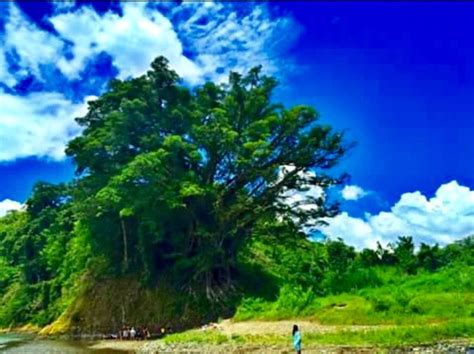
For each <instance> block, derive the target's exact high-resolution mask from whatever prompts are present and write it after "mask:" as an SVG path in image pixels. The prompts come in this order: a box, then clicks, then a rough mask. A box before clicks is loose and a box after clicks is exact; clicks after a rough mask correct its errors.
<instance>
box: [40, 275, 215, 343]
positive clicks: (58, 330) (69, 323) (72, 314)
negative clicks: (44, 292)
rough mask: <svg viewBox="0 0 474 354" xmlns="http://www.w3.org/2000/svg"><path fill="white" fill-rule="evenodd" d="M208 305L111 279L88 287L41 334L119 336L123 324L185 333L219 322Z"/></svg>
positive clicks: (134, 282) (163, 287) (173, 292)
mask: <svg viewBox="0 0 474 354" xmlns="http://www.w3.org/2000/svg"><path fill="white" fill-rule="evenodd" d="M212 312H213V311H210V310H209V307H208V306H206V303H205V302H201V303H199V302H197V301H194V300H192V299H191V298H190V297H189V296H187V294H185V293H179V292H177V291H176V290H174V289H172V288H171V287H169V286H166V285H165V284H163V285H161V286H158V287H156V288H153V289H150V288H146V287H144V286H142V285H141V284H140V283H139V282H138V281H137V280H135V279H130V278H124V279H107V280H103V281H100V282H95V283H93V284H90V285H89V286H87V287H85V288H84V290H83V291H82V293H81V294H80V295H79V296H78V297H77V298H76V300H75V301H73V303H72V304H71V305H70V306H69V308H67V310H66V311H65V312H64V313H63V314H62V315H61V316H60V317H59V318H58V319H57V320H56V321H55V322H53V323H52V324H50V325H48V326H46V327H45V328H43V330H42V331H41V334H64V333H67V334H72V335H81V334H106V333H116V332H117V331H118V330H119V329H120V328H121V327H122V326H123V325H127V326H135V327H136V326H147V327H148V328H149V329H150V331H151V332H152V333H158V332H159V331H160V329H161V328H163V327H165V328H168V327H169V328H171V329H172V330H174V331H175V330H181V329H186V328H191V327H195V326H198V325H200V324H202V323H206V322H208V321H211V320H213V319H215V316H214V315H213V314H212Z"/></svg>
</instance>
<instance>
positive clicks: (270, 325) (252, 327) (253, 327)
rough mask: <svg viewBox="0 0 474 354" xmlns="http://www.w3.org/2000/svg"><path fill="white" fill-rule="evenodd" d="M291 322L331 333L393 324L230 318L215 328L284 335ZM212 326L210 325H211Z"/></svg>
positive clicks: (304, 329) (303, 328) (229, 332)
mask: <svg viewBox="0 0 474 354" xmlns="http://www.w3.org/2000/svg"><path fill="white" fill-rule="evenodd" d="M293 324H297V325H298V326H299V327H300V330H301V332H303V333H331V332H336V331H340V330H350V331H365V330H370V329H382V328H390V327H393V326H389V325H377V326H329V325H321V324H319V323H317V322H310V321H296V322H295V321H274V322H264V321H245V322H232V321H231V320H225V321H222V322H220V323H219V324H217V325H216V327H215V329H218V330H220V331H222V333H225V334H227V335H232V334H239V335H245V334H278V335H285V334H288V333H290V332H291V329H292V328H293ZM211 328H212V327H211Z"/></svg>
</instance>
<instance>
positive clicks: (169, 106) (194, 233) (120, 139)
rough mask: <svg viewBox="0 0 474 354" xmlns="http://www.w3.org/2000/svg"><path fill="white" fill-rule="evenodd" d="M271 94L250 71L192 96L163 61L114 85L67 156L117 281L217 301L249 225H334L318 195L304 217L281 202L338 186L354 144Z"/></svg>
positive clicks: (80, 205) (79, 198)
mask: <svg viewBox="0 0 474 354" xmlns="http://www.w3.org/2000/svg"><path fill="white" fill-rule="evenodd" d="M276 86H277V82H276V80H275V79H274V78H272V77H268V76H265V75H263V74H262V72H261V68H260V67H256V68H254V69H252V70H250V71H249V72H248V73H247V74H246V75H241V74H238V73H231V74H230V76H229V80H228V82H226V83H224V84H216V83H211V82H209V83H206V84H205V85H203V86H202V87H199V88H196V89H191V88H188V87H186V86H184V85H182V84H181V83H180V79H179V77H178V75H177V74H176V73H175V72H174V71H173V70H172V69H170V67H169V65H168V61H167V60H166V59H165V58H163V57H159V58H157V59H156V60H155V61H154V62H153V63H152V65H151V70H149V71H148V72H147V73H146V74H145V75H143V76H141V77H138V78H135V79H131V80H127V81H118V80H116V81H112V82H111V84H110V89H109V90H108V91H107V92H106V93H105V94H103V95H102V96H101V97H100V98H98V99H97V100H95V101H92V102H89V110H88V113H87V114H86V115H85V116H84V117H80V118H78V119H77V121H78V123H79V124H80V125H81V126H82V127H83V128H84V130H83V133H82V135H80V136H79V137H77V138H75V139H74V140H72V141H71V142H70V143H69V145H68V148H67V154H68V155H69V156H71V157H72V158H73V159H74V161H75V163H76V165H77V173H78V175H79V178H78V179H77V182H76V186H75V201H76V202H77V209H76V210H77V212H78V215H79V218H80V219H81V220H87V225H88V227H89V228H90V233H91V235H92V236H93V239H94V242H95V249H96V250H97V251H99V252H102V254H103V255H105V256H106V257H107V259H108V260H109V261H110V264H112V265H115V266H117V265H119V266H120V269H117V270H118V271H121V272H128V271H139V272H143V273H144V274H146V276H147V277H148V278H149V279H153V278H154V277H155V276H156V275H157V274H159V273H163V272H166V273H169V274H171V273H173V274H175V275H176V276H179V277H181V280H184V282H185V283H186V284H188V285H193V284H194V285H195V284H205V285H206V289H207V292H208V295H209V296H213V295H215V294H216V293H215V289H216V288H222V287H226V286H230V285H231V284H232V278H233V274H234V272H235V262H236V256H237V253H238V251H239V250H240V249H241V248H242V247H243V245H244V244H245V243H246V242H247V241H248V239H249V238H250V237H251V236H252V232H253V229H254V227H255V226H256V225H258V224H262V225H263V224H265V223H268V222H273V221H274V220H279V221H280V222H282V223H284V224H287V225H292V226H295V225H297V226H304V225H308V224H310V223H314V222H319V221H320V220H321V218H322V217H325V216H331V215H334V213H335V212H336V211H337V205H330V204H329V203H328V201H327V199H326V198H324V196H316V197H315V196H311V195H307V196H306V197H305V199H306V200H305V201H304V202H305V203H312V204H314V207H312V208H300V207H298V205H296V204H295V203H293V204H292V203H291V200H290V199H291V198H285V193H286V194H288V191H295V192H298V191H300V192H303V191H305V190H307V189H308V188H309V187H311V186H318V187H321V188H322V189H325V188H327V187H329V186H331V185H334V184H337V183H339V182H340V178H338V177H332V176H330V175H329V174H328V173H327V171H328V170H330V169H331V167H333V166H335V165H336V164H337V163H338V161H339V160H340V159H341V157H342V156H343V155H344V154H345V153H346V151H347V150H348V148H349V147H350V146H349V144H347V143H346V142H345V141H344V139H343V134H342V133H340V132H334V131H333V130H332V129H331V128H330V127H329V126H326V125H322V124H319V122H318V118H319V116H318V114H317V112H316V111H315V110H314V109H313V108H311V107H308V106H302V105H301V106H295V107H291V108H285V107H284V106H283V105H282V104H278V103H275V102H273V101H272V94H273V91H274V89H275V87H276ZM301 203H302V201H301V200H300V201H299V204H301ZM183 278H184V279H183Z"/></svg>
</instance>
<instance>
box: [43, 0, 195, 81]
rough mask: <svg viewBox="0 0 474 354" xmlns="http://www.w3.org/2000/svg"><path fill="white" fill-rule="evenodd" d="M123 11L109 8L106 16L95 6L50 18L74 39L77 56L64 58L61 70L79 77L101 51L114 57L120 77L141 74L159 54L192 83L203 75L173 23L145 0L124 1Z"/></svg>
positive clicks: (70, 39)
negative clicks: (184, 53)
mask: <svg viewBox="0 0 474 354" xmlns="http://www.w3.org/2000/svg"><path fill="white" fill-rule="evenodd" d="M122 10H123V15H122V16H121V15H119V14H116V13H113V12H107V13H105V14H103V15H102V16H101V15H99V14H97V13H96V12H95V11H94V10H93V9H92V8H91V7H82V8H80V9H79V10H77V11H75V12H69V13H63V14H59V15H56V16H53V17H52V18H50V22H51V23H52V24H53V25H54V28H55V29H56V31H57V32H58V33H59V35H60V37H61V38H62V39H66V40H68V41H70V42H71V43H72V45H73V46H72V53H73V55H74V58H73V59H70V60H69V59H66V58H65V57H63V58H61V60H60V61H59V63H58V66H59V68H60V70H61V71H62V72H63V73H64V74H65V75H67V76H68V77H70V78H78V76H79V74H80V73H81V70H82V69H83V68H84V67H85V65H86V63H87V61H88V60H89V59H90V58H91V57H93V56H94V55H97V54H99V53H101V52H106V53H107V54H109V55H110V56H111V57H112V60H113V64H114V66H115V67H117V69H118V70H119V78H122V79H124V78H127V77H130V76H137V75H141V74H143V73H144V72H146V71H147V70H148V69H149V66H150V63H151V62H152V60H153V59H154V58H155V57H156V56H158V55H164V56H165V57H167V58H168V59H169V60H170V63H171V65H172V66H173V68H174V69H175V70H176V71H177V72H178V73H179V74H180V75H181V76H182V77H183V78H185V79H187V80H188V81H189V82H190V83H197V82H198V81H199V79H200V70H199V68H198V66H197V65H196V64H195V63H193V62H192V61H191V60H190V59H188V58H187V57H185V56H184V55H183V48H182V45H181V42H180V40H179V39H178V36H177V34H176V32H175V30H174V28H173V25H172V23H171V22H170V21H169V20H168V19H167V18H166V17H164V16H163V15H162V14H161V13H160V12H158V11H156V10H150V9H148V8H147V7H146V3H144V2H127V3H123V4H122Z"/></svg>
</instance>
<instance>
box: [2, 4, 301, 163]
mask: <svg viewBox="0 0 474 354" xmlns="http://www.w3.org/2000/svg"><path fill="white" fill-rule="evenodd" d="M73 5H74V2H73V1H71V2H70V3H68V4H66V6H62V5H61V6H56V8H55V12H54V13H53V14H52V15H51V16H49V17H45V18H44V19H43V21H44V23H45V24H48V25H50V26H52V27H54V29H55V32H53V31H47V30H45V29H43V28H41V27H40V26H38V25H37V24H35V23H34V22H32V21H31V20H30V19H29V18H28V17H27V16H26V15H25V14H24V13H23V12H22V11H21V10H20V8H19V7H18V6H17V5H16V4H15V3H10V4H8V7H7V9H8V12H7V14H6V15H5V26H4V28H5V30H4V33H2V34H0V43H1V47H0V82H2V83H3V84H5V85H6V86H8V87H10V88H12V87H14V86H15V85H16V84H17V83H18V82H19V81H20V80H21V79H24V78H25V77H27V76H29V75H32V76H34V77H35V78H36V80H39V81H44V80H46V78H48V80H49V79H50V78H51V73H52V72H55V70H56V69H57V70H59V71H60V72H61V73H62V74H63V75H64V76H65V77H66V78H68V79H69V80H72V81H78V80H87V79H90V78H89V77H86V75H90V73H89V71H87V70H85V69H86V68H87V66H88V64H90V63H93V62H94V61H95V60H96V59H97V56H98V55H99V54H102V53H106V54H108V55H109V56H110V58H111V60H112V64H113V65H114V67H116V68H117V69H118V77H119V78H121V79H124V78H127V77H130V76H138V75H141V74H143V73H145V72H146V71H147V70H148V69H149V66H150V63H151V61H152V60H153V59H154V58H155V57H157V56H159V55H163V56H165V57H167V58H168V59H169V61H170V65H171V67H172V68H173V69H175V70H176V71H177V72H178V74H180V76H181V77H182V78H183V79H184V80H185V81H187V82H188V83H190V84H192V85H194V84H199V83H202V82H203V81H204V80H207V79H212V80H222V79H223V78H224V77H227V75H228V72H229V70H237V71H243V70H246V69H248V68H250V67H251V66H254V65H256V64H263V65H264V66H266V69H267V71H270V72H272V71H275V70H276V68H277V67H278V61H277V59H275V58H274V57H273V56H274V55H275V54H276V53H281V51H282V50H283V49H282V48H284V47H285V43H287V41H291V38H293V37H294V36H295V35H296V33H297V32H298V31H297V30H295V29H293V30H292V28H290V27H291V26H293V25H295V24H294V23H293V22H292V20H291V19H289V18H286V17H279V18H272V16H271V14H270V13H269V10H268V7H267V5H266V4H259V5H257V6H254V7H246V6H243V7H241V8H239V9H237V8H236V7H235V6H234V4H232V3H225V4H223V3H219V4H215V3H211V2H204V3H200V4H196V3H185V4H183V5H182V6H175V7H168V9H169V11H170V14H169V18H167V17H165V16H164V15H163V13H164V12H160V10H158V8H159V6H162V5H160V4H158V3H155V4H154V3H145V2H123V3H121V4H120V5H119V6H121V9H122V11H121V13H120V14H119V13H116V12H112V11H109V12H106V13H102V14H99V13H97V12H96V11H95V10H94V9H93V8H92V7H91V6H86V5H83V6H80V7H79V6H73ZM243 8H245V9H246V10H245V11H243V10H242V9H243ZM170 9H171V10H170ZM295 28H296V25H295ZM288 38H290V39H288ZM7 55H8V56H9V57H10V58H14V60H16V62H15V66H16V67H17V68H16V69H15V71H9V70H8V69H9V65H8V63H7V59H6V58H7ZM10 69H11V68H10ZM43 77H44V78H43ZM48 83H49V84H50V86H52V87H54V85H55V83H54V82H53V83H51V82H49V81H48ZM58 83H60V84H61V85H64V80H61V79H59V80H58ZM62 89H63V87H57V88H56V90H57V91H59V92H61V90H62ZM87 94H88V92H80V93H77V92H76V96H80V95H87ZM0 100H1V102H2V105H1V107H0V161H8V160H14V159H16V158H21V157H26V156H38V157H48V158H53V159H60V158H62V157H63V156H64V153H63V149H64V145H65V143H66V142H67V141H68V140H69V139H70V138H71V137H73V136H74V135H75V134H76V133H77V132H78V127H77V126H76V124H75V122H74V120H73V118H74V117H75V115H77V114H76V113H75V112H76V111H77V110H78V109H79V108H80V107H79V106H80V105H77V104H73V103H72V102H70V101H69V100H67V99H66V98H65V97H63V95H61V94H59V93H56V92H41V93H30V94H28V95H26V96H15V95H13V94H11V93H4V92H2V91H0Z"/></svg>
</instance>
